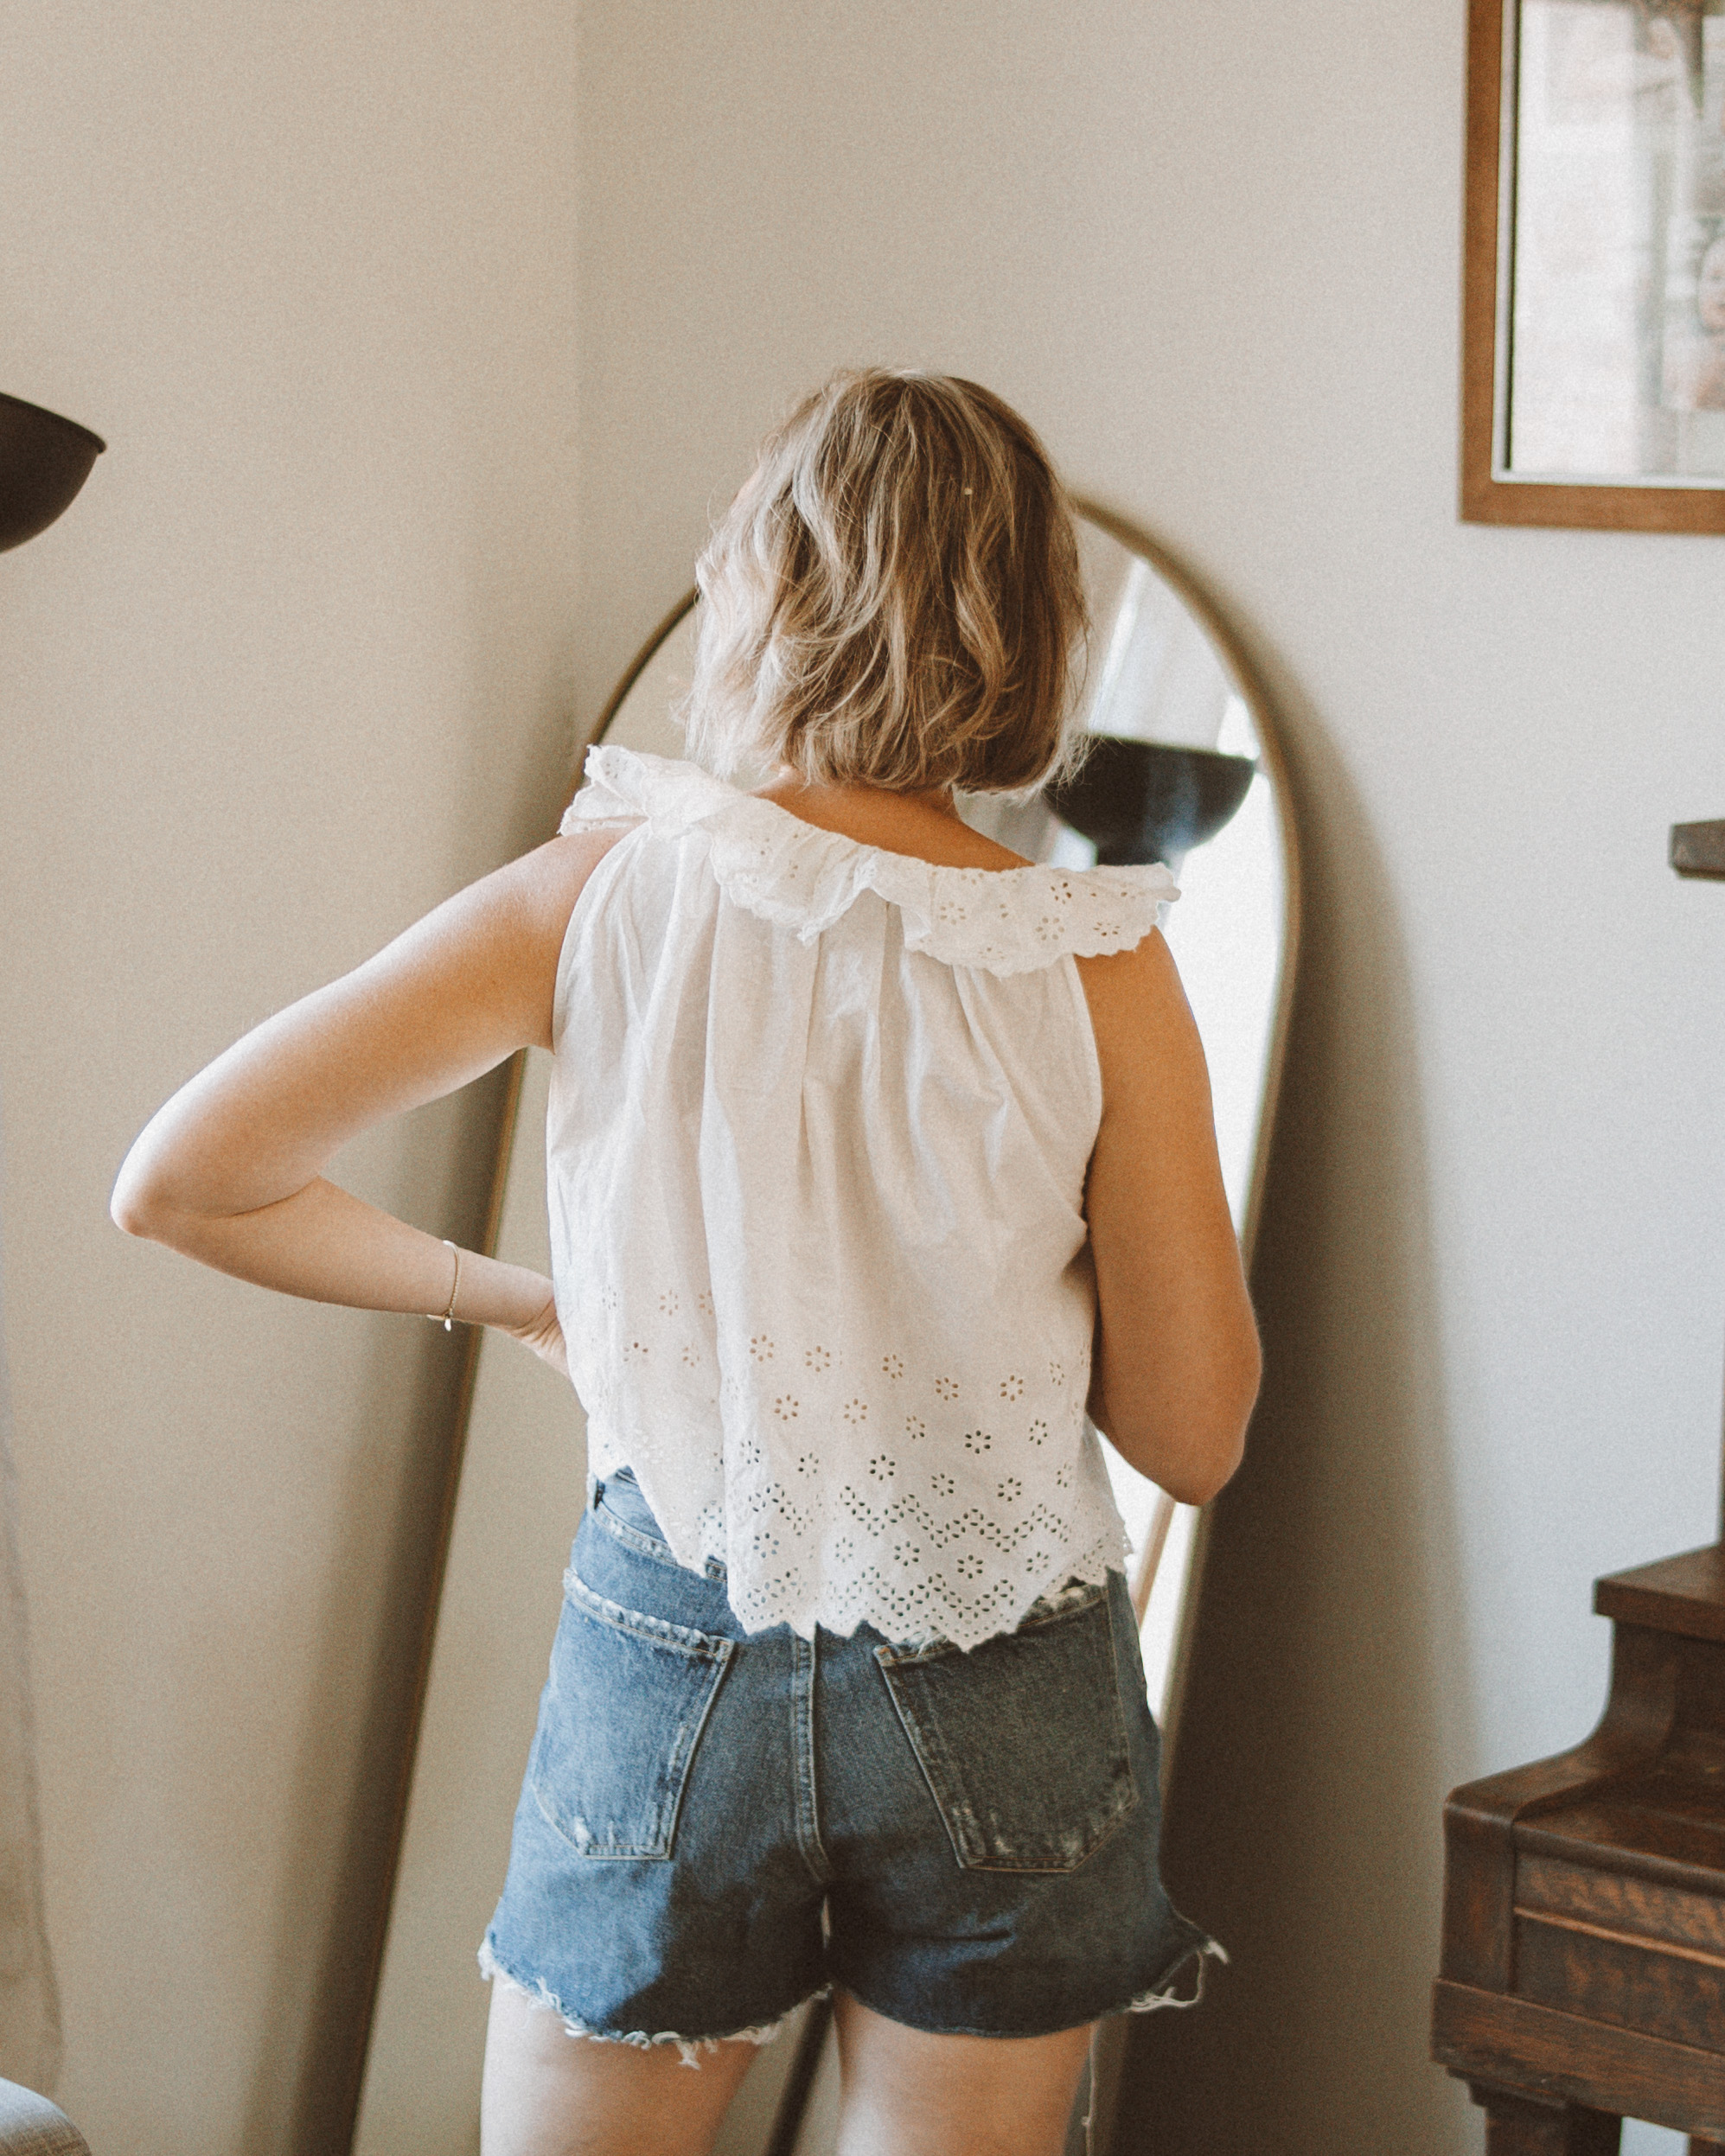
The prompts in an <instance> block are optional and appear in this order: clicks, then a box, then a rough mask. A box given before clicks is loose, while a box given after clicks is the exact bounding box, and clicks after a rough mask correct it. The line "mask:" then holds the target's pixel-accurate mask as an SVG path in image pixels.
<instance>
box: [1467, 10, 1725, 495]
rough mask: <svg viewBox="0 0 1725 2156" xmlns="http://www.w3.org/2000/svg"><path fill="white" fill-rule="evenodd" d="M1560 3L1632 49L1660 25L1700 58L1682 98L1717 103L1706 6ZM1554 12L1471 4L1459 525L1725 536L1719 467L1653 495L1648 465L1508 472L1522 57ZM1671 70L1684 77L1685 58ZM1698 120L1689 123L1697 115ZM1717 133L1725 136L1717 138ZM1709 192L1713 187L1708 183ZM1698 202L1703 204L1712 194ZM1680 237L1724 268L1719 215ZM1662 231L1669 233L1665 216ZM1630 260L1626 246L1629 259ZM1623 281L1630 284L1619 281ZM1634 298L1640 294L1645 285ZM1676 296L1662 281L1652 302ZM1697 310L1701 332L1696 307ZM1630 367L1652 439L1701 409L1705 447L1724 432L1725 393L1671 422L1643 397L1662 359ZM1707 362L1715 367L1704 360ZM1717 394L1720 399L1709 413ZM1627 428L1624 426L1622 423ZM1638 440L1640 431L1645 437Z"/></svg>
mask: <svg viewBox="0 0 1725 2156" xmlns="http://www.w3.org/2000/svg"><path fill="white" fill-rule="evenodd" d="M1566 3H1567V5H1568V8H1569V9H1570V10H1571V12H1572V14H1579V13H1580V12H1581V10H1583V9H1586V8H1592V9H1596V10H1599V14H1598V17H1597V20H1598V22H1600V25H1601V26H1603V25H1604V24H1605V22H1606V17H1607V12H1608V11H1609V10H1613V9H1615V10H1617V11H1618V13H1619V15H1620V16H1622V17H1623V18H1625V19H1630V18H1632V21H1633V34H1634V35H1636V36H1637V37H1642V38H1645V36H1646V35H1648V34H1649V33H1648V26H1649V25H1650V24H1653V25H1657V26H1659V31H1660V34H1661V35H1669V37H1670V38H1671V39H1672V40H1675V41H1678V42H1679V43H1680V44H1681V42H1682V41H1683V40H1684V39H1692V40H1693V50H1694V53H1695V54H1696V55H1697V58H1696V61H1695V64H1694V68H1693V70H1691V73H1694V85H1691V87H1693V86H1703V87H1704V88H1705V90H1706V91H1707V92H1708V95H1707V97H1705V98H1703V103H1709V104H1710V102H1716V101H1717V100H1715V99H1711V96H1710V92H1711V88H1712V86H1713V84H1714V81H1715V69H1711V68H1704V67H1703V63H1702V61H1701V60H1700V58H1699V57H1698V56H1699V55H1700V54H1702V52H1703V45H1702V38H1703V29H1704V14H1705V0H1566ZM1551 4H1552V0H1470V7H1469V17H1468V40H1467V142H1466V154H1467V173H1466V230H1465V254H1464V270H1463V291H1462V366H1461V472H1460V481H1461V485H1460V513H1461V516H1462V519H1463V520H1464V521H1466V522H1469V523H1478V524H1523V525H1562V526H1580V527H1584V528H1588V529H1591V530H1596V531H1638V532H1725V469H1721V470H1720V471H1719V473H1718V475H1717V476H1716V477H1715V476H1714V475H1712V474H1711V473H1710V472H1709V473H1707V474H1705V475H1701V476H1696V475H1693V474H1692V473H1691V475H1688V476H1686V477H1684V479H1683V483H1679V484H1669V485H1661V484H1659V483H1658V479H1659V477H1660V476H1662V475H1663V470H1664V468H1662V467H1659V466H1658V465H1657V464H1656V465H1655V468H1654V469H1653V471H1652V473H1651V474H1645V473H1644V474H1643V475H1631V474H1626V475H1624V476H1623V477H1621V478H1619V477H1617V476H1616V475H1615V474H1613V475H1611V476H1607V477H1601V476H1597V475H1588V474H1586V473H1581V474H1578V475H1576V476H1575V477H1573V478H1572V477H1570V476H1568V475H1567V474H1566V473H1562V472H1557V473H1553V472H1551V471H1548V470H1543V469H1539V464H1538V460H1537V459H1531V460H1530V463H1531V467H1532V469H1531V475H1524V472H1523V471H1518V470H1517V469H1515V468H1514V463H1513V460H1512V458H1511V448H1512V446H1513V440H1514V437H1512V434H1511V391H1512V389H1514V388H1516V387H1517V375H1516V372H1515V369H1514V366H1513V362H1514V360H1515V356H1516V355H1515V354H1514V353H1513V351H1512V348H1511V346H1512V334H1513V333H1514V331H1515V329H1516V326H1517V319H1518V310H1517V308H1516V306H1515V294H1514V290H1513V285H1514V279H1515V275H1516V271H1517V263H1518V261H1519V260H1520V259H1521V248H1520V246H1519V245H1518V242H1519V241H1520V239H1521V237H1522V235H1521V233H1519V232H1518V229H1517V217H1518V215H1522V214H1525V203H1524V200H1523V199H1522V193H1523V190H1522V189H1521V188H1520V187H1519V185H1518V183H1519V181H1520V179H1521V175H1520V173H1519V172H1518V163H1519V162H1520V160H1521V158H1522V155H1523V146H1522V145H1521V144H1519V143H1518V141H1517V121H1518V109H1519V100H1518V85H1519V80H1520V77H1519V69H1520V67H1521V66H1522V65H1523V64H1524V50H1523V29H1524V22H1525V20H1526V18H1527V17H1528V16H1529V14H1530V11H1533V10H1541V9H1544V10H1547V12H1548V15H1549V11H1550V9H1551ZM1714 57H1715V59H1716V55H1714ZM1676 64H1677V65H1678V66H1679V67H1680V66H1681V65H1682V61H1681V59H1680V60H1679V61H1678V62H1677V63H1676ZM1687 80H1688V78H1687V77H1685V81H1686V82H1687ZM1635 95H1636V92H1635V90H1634V89H1630V90H1628V91H1626V92H1625V97H1626V111H1629V112H1630V113H1631V120H1632V119H1633V118H1634V114H1633V112H1632V104H1633V99H1634V96H1635ZM1693 101H1694V100H1693V99H1691V102H1693ZM1696 111H1697V113H1699V112H1700V106H1699V105H1697V107H1696ZM1706 117H1707V125H1708V128H1709V134H1710V132H1711V131H1714V122H1715V119H1717V118H1719V117H1720V116H1718V115H1713V114H1711V113H1710V112H1709V114H1708V115H1707V116H1706ZM1697 124H1699V122H1698V121H1697ZM1718 131H1719V132H1721V133H1722V136H1725V126H1722V127H1721V128H1720V129H1719V130H1718ZM1709 175H1710V168H1709ZM1713 184H1715V182H1713V181H1712V179H1711V177H1710V176H1709V186H1711V185H1713ZM1695 199H1696V198H1693V197H1691V201H1694V200H1695ZM1707 199H1708V201H1709V205H1710V200H1711V198H1710V196H1709V198H1707ZM1689 225H1690V228H1691V229H1692V233H1694V234H1695V235H1698V236H1697V237H1693V238H1692V239H1691V240H1690V246H1691V248H1692V249H1697V248H1698V249H1700V250H1701V252H1702V253H1703V255H1704V254H1705V253H1706V252H1709V250H1710V252H1713V253H1714V254H1715V255H1718V256H1720V257H1721V258H1725V214H1715V211H1714V209H1713V208H1712V207H1709V208H1708V209H1707V210H1706V212H1705V214H1691V215H1690V219H1689ZM1661 229H1662V231H1669V230H1671V229H1675V228H1674V227H1673V226H1671V219H1670V214H1669V206H1666V212H1665V223H1664V226H1662V228H1661ZM1709 233H1711V234H1712V235H1713V237H1712V239H1711V240H1710V241H1709V240H1708V239H1707V237H1706V235H1707V234H1709ZM1627 253H1628V250H1627V247H1626V248H1625V258H1626V259H1627ZM1709 274H1711V271H1710V270H1709V269H1708V268H1707V267H1706V266H1705V265H1704V266H1703V269H1702V270H1701V271H1699V272H1696V275H1698V276H1699V277H1701V278H1703V280H1704V278H1705V277H1707V276H1708V275H1709ZM1622 281H1623V282H1624V283H1626V282H1627V272H1626V273H1625V277H1624V279H1623V280H1622ZM1642 289H1643V290H1645V289H1646V280H1645V279H1644V283H1643V287H1642ZM1677 289H1678V287H1677V285H1675V284H1673V282H1672V281H1671V278H1670V277H1667V278H1666V279H1665V281H1664V284H1663V286H1662V295H1663V294H1664V293H1669V292H1670V291H1671V290H1677ZM1652 304H1653V303H1651V302H1649V301H1647V300H1645V298H1644V299H1643V300H1641V301H1640V302H1639V305H1640V307H1641V310H1642V315H1641V321H1642V325H1643V327H1644V328H1645V322H1646V320H1647V319H1648V318H1649V314H1648V310H1649V308H1650V307H1651V306H1652ZM1658 304H1659V305H1662V306H1664V307H1665V308H1666V309H1667V313H1668V316H1669V309H1670V306H1671V302H1670V301H1669V299H1667V298H1665V297H1663V296H1662V297H1661V299H1660V300H1659V301H1658ZM1695 306H1696V310H1697V315H1698V316H1699V319H1700V320H1702V321H1703V322H1704V321H1705V319H1706V316H1704V315H1702V314H1701V313H1700V301H1699V299H1698V298H1697V299H1696V302H1695ZM1693 334H1694V339H1695V341H1698V342H1700V343H1703V344H1704V345H1706V346H1707V347H1708V348H1709V351H1710V341H1708V340H1706V338H1705V335H1704V332H1703V331H1702V330H1700V329H1697V330H1696V332H1695V333H1693ZM1548 338H1549V332H1548ZM1644 343H1645V338H1644ZM1549 348H1550V345H1549V343H1548V349H1549ZM1720 349H1721V353H1722V354H1725V338H1722V339H1721V340H1720ZM1638 363H1639V367H1640V374H1641V378H1642V379H1641V380H1640V382H1639V384H1638V385H1636V386H1634V387H1633V388H1632V389H1628V390H1626V392H1625V395H1626V399H1629V400H1632V399H1633V397H1634V396H1635V395H1637V394H1639V395H1640V396H1641V398H1642V403H1641V405H1640V406H1639V418H1640V419H1641V420H1643V421H1645V422H1652V423H1655V424H1654V431H1657V429H1658V427H1660V426H1663V427H1665V428H1666V429H1667V430H1668V431H1669V430H1670V429H1673V428H1677V429H1680V427H1681V424H1682V421H1683V419H1684V418H1691V417H1692V414H1693V411H1694V410H1695V408H1696V405H1700V404H1701V403H1703V402H1704V403H1705V411H1704V412H1703V422H1704V425H1705V427H1706V429H1707V430H1709V442H1710V440H1711V438H1712V437H1713V436H1714V435H1715V434H1717V433H1718V432H1719V431H1720V430H1721V429H1725V408H1722V407H1725V394H1722V392H1717V391H1715V387H1714V385H1713V383H1712V381H1711V380H1710V379H1709V382H1708V385H1707V388H1706V392H1705V396H1704V399H1703V395H1702V393H1701V392H1690V405H1689V406H1688V407H1684V408H1683V409H1682V410H1678V409H1677V406H1676V405H1673V404H1672V403H1671V398H1670V396H1668V395H1664V394H1661V393H1660V392H1658V388H1657V385H1656V386H1655V388H1654V389H1653V390H1651V391H1650V390H1649V389H1648V388H1647V382H1648V380H1650V379H1652V378H1651V375H1650V368H1651V367H1653V366H1656V365H1658V354H1657V353H1655V352H1649V351H1645V350H1643V351H1641V352H1640V353H1639V354H1638ZM1664 364H1665V366H1666V368H1667V374H1666V377H1665V379H1666V380H1669V379H1670V373H1669V369H1670V366H1671V362H1670V361H1669V360H1666V361H1665V362H1664ZM1711 364H1712V361H1711V359H1710V358H1709V366H1710V365H1711ZM1715 396H1718V397H1719V398H1720V401H1719V402H1717V403H1715V401H1714V399H1715ZM1674 414H1675V416H1673V415H1674ZM1634 417H1635V415H1634V414H1632V420H1633V418H1634ZM1643 431H1644V432H1645V431H1647V429H1646V428H1645V427H1644V429H1643ZM1674 476H1675V475H1674Z"/></svg>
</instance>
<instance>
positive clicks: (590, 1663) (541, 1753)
mask: <svg viewBox="0 0 1725 2156" xmlns="http://www.w3.org/2000/svg"><path fill="white" fill-rule="evenodd" d="M563 1585H564V1604H563V1615H562V1617H561V1618H560V1619H559V1622H558V1627H557V1640H556V1643H555V1644H554V1645H553V1649H552V1650H551V1675H550V1679H549V1681H547V1683H546V1687H545V1696H544V1698H543V1700H541V1701H540V1715H539V1729H538V1732H537V1733H536V1735H535V1736H534V1738H533V1757H532V1758H531V1759H530V1760H529V1761H528V1763H527V1779H528V1781H529V1783H531V1784H532V1788H533V1798H534V1802H536V1803H537V1804H538V1806H539V1808H540V1811H541V1812H542V1813H543V1814H544V1815H545V1817H546V1820H547V1821H549V1822H550V1824H551V1825H552V1826H553V1827H555V1828H556V1829H557V1831H558V1833H559V1834H561V1835H562V1836H563V1838H564V1840H565V1841H567V1842H569V1843H571V1844H572V1846H573V1847H575V1848H576V1849H578V1850H579V1851H580V1853H581V1854H582V1855H583V1856H584V1857H668V1856H669V1855H670V1853H671V1843H672V1839H673V1837H674V1834H675V1833H676V1829H677V1814H678V1812H679V1811H680V1808H681V1807H682V1801H683V1787H684V1784H685V1783H686V1782H687V1779H688V1772H689V1768H690V1765H691V1764H692V1763H693V1758H694V1755H695V1747H696V1745H698V1744H699V1743H700V1735H701V1731H702V1730H703V1728H704V1727H705V1726H706V1718H707V1715H708V1713H709V1712H710V1711H711V1709H712V1702H713V1700H714V1697H715V1696H716V1694H717V1693H718V1691H719V1681H720V1680H721V1679H722V1678H723V1676H724V1674H725V1665H726V1664H727V1663H728V1662H729V1661H730V1659H731V1653H732V1647H733V1646H734V1644H735V1643H734V1642H733V1641H732V1640H728V1639H716V1638H713V1637H712V1636H711V1635H709V1634H707V1633H706V1632H695V1631H691V1630H689V1629H688V1628H687V1626H685V1625H681V1624H671V1623H667V1622H666V1620H665V1619H664V1618H662V1617H645V1616H642V1614H641V1613H640V1612H639V1611H635V1610H625V1609H624V1608H623V1606H622V1605H621V1604H618V1603H615V1602H608V1601H607V1600H606V1599H605V1598H604V1596H603V1595H597V1594H595V1593H594V1592H593V1591H592V1589H591V1587H589V1586H588V1585H586V1583H585V1580H582V1579H578V1577H577V1576H576V1574H575V1573H574V1572H569V1573H567V1574H566V1575H565V1579H564V1583H563Z"/></svg>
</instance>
